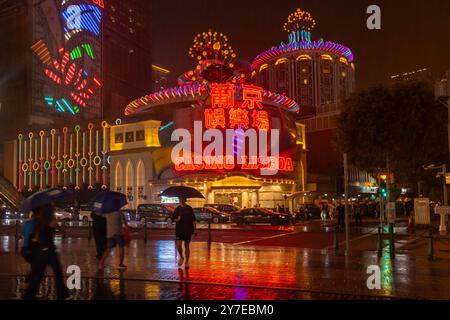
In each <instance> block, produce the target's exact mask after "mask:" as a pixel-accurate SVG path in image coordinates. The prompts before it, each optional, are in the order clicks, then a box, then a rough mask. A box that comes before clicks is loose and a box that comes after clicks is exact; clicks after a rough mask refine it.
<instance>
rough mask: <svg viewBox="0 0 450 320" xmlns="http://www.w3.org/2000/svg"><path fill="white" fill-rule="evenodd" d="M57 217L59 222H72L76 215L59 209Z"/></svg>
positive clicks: (56, 210) (56, 213)
mask: <svg viewBox="0 0 450 320" xmlns="http://www.w3.org/2000/svg"><path fill="white" fill-rule="evenodd" d="M55 217H56V220H58V221H72V220H73V218H74V214H73V213H72V212H68V211H65V210H62V209H59V208H56V209H55Z"/></svg>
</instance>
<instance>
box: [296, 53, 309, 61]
mask: <svg viewBox="0 0 450 320" xmlns="http://www.w3.org/2000/svg"><path fill="white" fill-rule="evenodd" d="M296 60H297V61H298V60H312V58H311V56H310V55H307V54H302V55H299V56H298V57H297V59H296Z"/></svg>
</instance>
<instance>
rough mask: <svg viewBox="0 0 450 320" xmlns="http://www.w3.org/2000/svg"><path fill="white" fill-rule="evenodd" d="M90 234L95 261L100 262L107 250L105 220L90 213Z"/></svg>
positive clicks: (98, 215)
mask: <svg viewBox="0 0 450 320" xmlns="http://www.w3.org/2000/svg"><path fill="white" fill-rule="evenodd" d="M91 219H92V234H93V235H94V241H95V249H96V251H97V260H98V261H100V260H101V259H102V257H103V254H104V253H105V251H106V249H107V248H108V241H107V234H106V218H105V217H104V216H102V215H100V214H97V213H95V212H94V211H93V212H92V213H91Z"/></svg>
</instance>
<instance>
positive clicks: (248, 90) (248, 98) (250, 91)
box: [242, 85, 263, 110]
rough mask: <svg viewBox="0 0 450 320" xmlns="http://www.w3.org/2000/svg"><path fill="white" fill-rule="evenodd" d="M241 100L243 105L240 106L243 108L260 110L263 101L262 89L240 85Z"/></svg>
mask: <svg viewBox="0 0 450 320" xmlns="http://www.w3.org/2000/svg"><path fill="white" fill-rule="evenodd" d="M242 99H243V100H244V103H243V104H242V107H243V108H247V109H250V110H252V109H256V108H259V109H262V108H263V105H262V101H263V89H262V88H260V87H256V86H246V85H242Z"/></svg>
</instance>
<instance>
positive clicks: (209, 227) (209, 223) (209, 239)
mask: <svg viewBox="0 0 450 320" xmlns="http://www.w3.org/2000/svg"><path fill="white" fill-rule="evenodd" d="M210 245H211V220H209V221H208V246H210Z"/></svg>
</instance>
